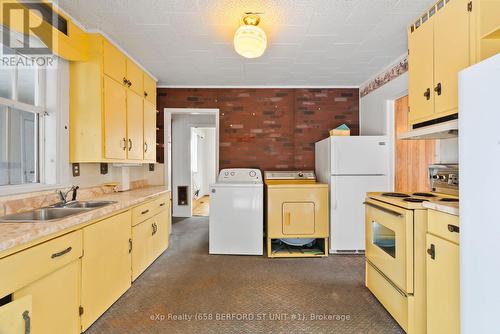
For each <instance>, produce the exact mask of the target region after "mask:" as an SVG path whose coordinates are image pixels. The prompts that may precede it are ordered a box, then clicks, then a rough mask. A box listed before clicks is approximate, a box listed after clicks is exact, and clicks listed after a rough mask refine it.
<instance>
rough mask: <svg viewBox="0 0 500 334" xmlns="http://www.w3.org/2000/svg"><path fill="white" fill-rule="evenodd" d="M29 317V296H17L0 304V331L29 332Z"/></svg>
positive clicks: (14, 333)
mask: <svg viewBox="0 0 500 334" xmlns="http://www.w3.org/2000/svg"><path fill="white" fill-rule="evenodd" d="M31 317H32V312H31V296H26V297H23V298H19V299H17V300H14V301H11V302H10V303H7V304H5V305H2V306H0V333H1V334H25V333H30V332H31Z"/></svg>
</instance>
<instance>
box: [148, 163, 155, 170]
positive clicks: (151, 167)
mask: <svg viewBox="0 0 500 334" xmlns="http://www.w3.org/2000/svg"><path fill="white" fill-rule="evenodd" d="M149 171H150V172H154V171H155V164H149Z"/></svg>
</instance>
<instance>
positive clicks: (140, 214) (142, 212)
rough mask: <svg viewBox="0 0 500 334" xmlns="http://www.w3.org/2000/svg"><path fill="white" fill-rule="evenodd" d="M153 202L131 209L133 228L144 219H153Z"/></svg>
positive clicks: (154, 207) (154, 206)
mask: <svg viewBox="0 0 500 334" xmlns="http://www.w3.org/2000/svg"><path fill="white" fill-rule="evenodd" d="M155 209H156V205H155V201H154V200H153V201H150V202H147V203H144V204H141V205H139V206H136V207H135V208H133V209H132V226H135V225H137V224H139V223H141V222H143V221H145V220H146V219H149V218H151V217H153V215H154V213H155Z"/></svg>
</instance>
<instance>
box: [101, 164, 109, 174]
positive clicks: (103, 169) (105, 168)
mask: <svg viewBox="0 0 500 334" xmlns="http://www.w3.org/2000/svg"><path fill="white" fill-rule="evenodd" d="M101 174H102V175H106V174H108V164H107V163H101Z"/></svg>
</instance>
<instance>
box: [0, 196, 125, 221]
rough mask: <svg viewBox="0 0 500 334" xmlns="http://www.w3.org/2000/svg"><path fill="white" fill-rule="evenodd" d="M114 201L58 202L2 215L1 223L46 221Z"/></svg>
mask: <svg viewBox="0 0 500 334" xmlns="http://www.w3.org/2000/svg"><path fill="white" fill-rule="evenodd" d="M113 203H116V202H114V201H81V202H80V201H75V202H68V203H58V204H54V205H53V206H51V207H48V208H41V209H36V210H32V211H27V212H21V213H16V214H13V215H8V216H3V217H0V223H46V222H51V221H55V220H59V219H63V218H66V217H69V216H72V215H76V214H78V213H80V212H85V211H90V210H93V209H97V208H100V207H103V206H106V205H110V204H113Z"/></svg>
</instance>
